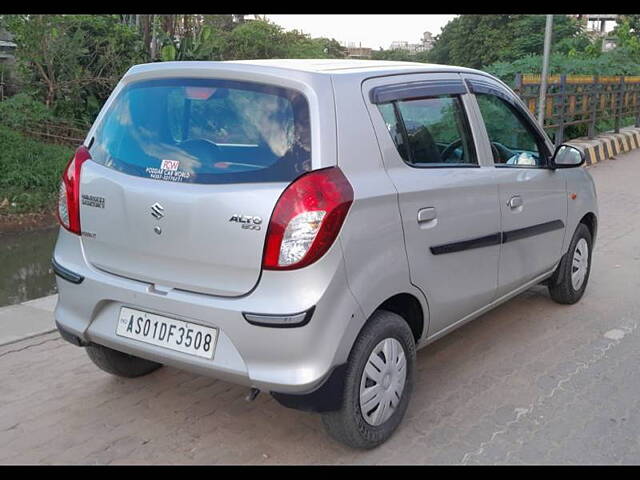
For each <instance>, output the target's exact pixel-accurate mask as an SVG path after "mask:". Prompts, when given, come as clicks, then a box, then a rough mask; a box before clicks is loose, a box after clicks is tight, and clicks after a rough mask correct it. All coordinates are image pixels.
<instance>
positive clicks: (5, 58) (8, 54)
mask: <svg viewBox="0 0 640 480" xmlns="http://www.w3.org/2000/svg"><path fill="white" fill-rule="evenodd" d="M16 47H17V45H16V44H15V43H14V42H13V35H11V34H10V33H9V32H7V31H6V30H4V29H3V28H1V27H0V64H2V63H8V62H13V61H14V60H15V51H16Z"/></svg>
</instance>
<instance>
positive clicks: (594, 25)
mask: <svg viewBox="0 0 640 480" xmlns="http://www.w3.org/2000/svg"><path fill="white" fill-rule="evenodd" d="M576 17H577V18H578V20H581V21H582V22H583V24H584V26H585V27H586V30H587V33H590V34H596V35H598V36H601V37H604V36H606V35H607V32H609V31H610V30H611V29H612V28H613V25H615V23H616V22H617V21H618V15H615V14H604V13H600V14H581V15H576Z"/></svg>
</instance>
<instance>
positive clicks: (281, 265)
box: [262, 167, 353, 270]
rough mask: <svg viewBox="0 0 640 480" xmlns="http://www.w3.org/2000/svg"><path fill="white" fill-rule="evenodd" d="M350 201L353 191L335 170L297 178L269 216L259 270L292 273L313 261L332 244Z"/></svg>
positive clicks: (321, 171)
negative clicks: (288, 271)
mask: <svg viewBox="0 0 640 480" xmlns="http://www.w3.org/2000/svg"><path fill="white" fill-rule="evenodd" d="M352 202H353V188H351V185H350V184H349V181H348V180H347V179H346V177H345V176H344V174H343V173H342V172H341V171H340V169H339V168H337V167H332V168H326V169H324V170H316V171H313V172H310V173H307V174H305V175H303V176H301V177H300V178H298V179H297V180H296V181H295V182H293V183H292V184H291V185H289V186H288V187H287V188H286V190H285V191H284V192H283V193H282V195H281V196H280V199H279V200H278V203H277V204H276V207H275V209H274V211H273V215H271V221H270V222H269V228H268V229H267V239H266V245H265V250H264V258H263V261H262V266H263V268H265V269H267V270H292V269H294V268H301V267H305V266H307V265H309V264H311V263H313V262H315V261H316V260H317V259H319V258H320V257H321V256H322V255H324V253H325V252H326V251H327V250H328V249H329V247H331V245H332V244H333V242H334V240H335V239H336V237H337V235H338V232H339V231H340V227H342V223H343V222H344V219H345V217H346V216H347V212H348V211H349V207H350V206H351V203H352Z"/></svg>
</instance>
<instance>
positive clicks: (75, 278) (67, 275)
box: [51, 258, 84, 285]
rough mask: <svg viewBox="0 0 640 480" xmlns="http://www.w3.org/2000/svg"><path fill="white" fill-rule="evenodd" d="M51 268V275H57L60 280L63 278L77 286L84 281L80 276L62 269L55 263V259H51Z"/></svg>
mask: <svg viewBox="0 0 640 480" xmlns="http://www.w3.org/2000/svg"><path fill="white" fill-rule="evenodd" d="M51 266H52V267H53V273H55V274H56V275H58V276H59V277H60V278H64V279H65V280H66V281H67V282H71V283H75V284H76V285H79V284H81V283H82V281H83V280H84V277H83V276H82V275H79V274H77V273H75V272H72V271H71V270H69V269H68V268H65V267H63V266H62V265H60V264H59V263H58V262H56V259H55V258H52V259H51Z"/></svg>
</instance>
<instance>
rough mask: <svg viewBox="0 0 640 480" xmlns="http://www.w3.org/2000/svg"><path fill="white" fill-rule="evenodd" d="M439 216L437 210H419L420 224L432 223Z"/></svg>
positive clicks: (430, 208) (431, 208)
mask: <svg viewBox="0 0 640 480" xmlns="http://www.w3.org/2000/svg"><path fill="white" fill-rule="evenodd" d="M437 216H438V215H437V214H436V209H435V208H433V207H427V208H421V209H420V210H418V223H424V222H430V221H431V220H435V219H436V217H437Z"/></svg>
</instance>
